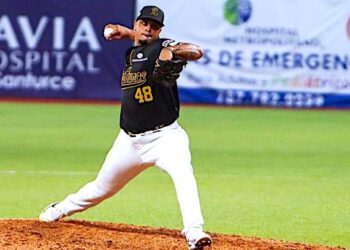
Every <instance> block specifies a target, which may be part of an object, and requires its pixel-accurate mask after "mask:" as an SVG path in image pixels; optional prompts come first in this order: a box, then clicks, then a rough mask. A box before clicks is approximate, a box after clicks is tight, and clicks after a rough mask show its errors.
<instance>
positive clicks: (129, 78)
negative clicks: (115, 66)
mask: <svg viewBox="0 0 350 250" xmlns="http://www.w3.org/2000/svg"><path fill="white" fill-rule="evenodd" d="M146 80H147V71H146V70H144V71H139V72H131V67H128V68H127V69H126V70H125V71H123V75H122V81H121V83H122V84H121V85H122V86H121V87H122V88H123V89H124V88H131V87H135V86H138V85H141V84H143V83H145V82H146Z"/></svg>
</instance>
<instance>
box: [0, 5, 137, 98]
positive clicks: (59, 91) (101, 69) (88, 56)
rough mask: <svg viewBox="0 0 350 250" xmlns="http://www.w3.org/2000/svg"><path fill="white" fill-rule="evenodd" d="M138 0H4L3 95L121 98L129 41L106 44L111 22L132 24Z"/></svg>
mask: <svg viewBox="0 0 350 250" xmlns="http://www.w3.org/2000/svg"><path fill="white" fill-rule="evenodd" d="M133 18H134V1H128V0H124V1H115V0H99V1H92V0H74V1H68V0H60V1H56V0H35V1H30V2H28V1H25V0H2V1H0V96H2V97H4V96H6V97H36V98H38V97H39V98H40V97H45V98H69V99H105V100H106V99H107V100H118V99H120V78H121V69H122V68H123V66H124V54H125V51H126V49H127V48H128V47H129V46H130V45H131V43H130V41H118V42H108V41H106V40H105V39H104V38H103V27H104V26H105V25H106V24H107V23H120V24H123V25H125V26H128V27H130V26H132V22H133Z"/></svg>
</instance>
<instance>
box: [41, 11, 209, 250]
mask: <svg viewBox="0 0 350 250" xmlns="http://www.w3.org/2000/svg"><path fill="white" fill-rule="evenodd" d="M163 22H164V13H163V11H162V10H161V9H159V8H158V7H156V6H145V7H144V8H143V9H142V10H141V12H140V14H139V16H138V17H137V18H136V20H135V22H134V27H133V29H128V28H126V27H124V26H122V25H117V24H108V25H106V27H105V30H104V36H105V38H106V39H107V40H120V39H131V40H133V41H134V46H133V47H131V48H130V49H129V50H128V51H127V52H126V57H125V67H124V70H123V75H122V79H121V88H122V100H121V114H120V128H121V130H120V132H119V134H118V136H117V138H116V140H115V142H114V144H113V146H112V148H111V149H110V151H109V153H108V155H107V156H106V159H105V161H104V163H103V165H102V168H101V170H100V172H99V174H98V176H97V178H96V179H95V180H94V181H92V182H90V183H88V184H86V185H85V186H83V187H82V188H81V189H80V190H79V191H78V192H77V193H74V194H71V195H68V196H67V197H66V198H65V199H64V200H63V201H61V202H56V203H52V204H50V205H49V206H48V207H46V208H45V209H44V210H43V212H42V213H41V214H40V216H39V219H40V220H41V221H45V222H53V221H58V220H60V219H62V218H63V217H65V216H70V215H72V214H75V213H77V212H81V211H84V210H86V209H88V208H90V207H92V206H95V205H97V204H99V203H100V202H102V201H103V200H105V199H107V198H108V197H111V196H112V195H114V194H116V193H117V192H118V191H119V190H120V189H121V188H123V187H124V186H125V185H126V184H127V183H128V182H129V181H130V180H131V179H133V178H134V177H135V176H137V175H138V174H139V173H141V172H142V171H143V170H145V169H146V168H148V167H150V166H157V167H158V168H159V169H161V170H163V171H165V172H166V173H168V174H169V175H170V176H171V178H172V180H173V183H174V185H175V189H176V194H177V198H178V202H179V205H180V210H181V214H182V218H183V225H184V229H183V231H182V233H183V234H184V236H185V237H186V239H187V241H188V245H189V249H203V248H204V247H205V246H210V245H211V242H212V240H211V238H210V236H209V235H208V234H206V233H205V232H203V224H204V221H203V217H202V213H201V208H200V202H199V197H198V191H197V184H196V180H195V177H194V174H193V169H192V165H191V154H190V150H189V140H188V136H187V134H186V132H185V131H184V130H183V129H182V128H181V126H180V125H179V124H178V122H177V119H178V117H179V96H178V90H177V84H176V80H177V79H178V77H179V76H180V72H181V71H182V69H183V68H184V66H185V65H186V63H187V61H190V60H197V59H199V58H200V57H201V56H202V54H203V53H202V50H201V49H200V48H199V47H198V46H196V45H194V44H189V43H176V42H174V41H173V40H170V39H160V38H159V35H160V33H161V30H162V27H163Z"/></svg>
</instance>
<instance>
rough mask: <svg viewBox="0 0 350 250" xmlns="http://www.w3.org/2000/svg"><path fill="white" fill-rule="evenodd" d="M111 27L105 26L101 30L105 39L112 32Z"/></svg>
mask: <svg viewBox="0 0 350 250" xmlns="http://www.w3.org/2000/svg"><path fill="white" fill-rule="evenodd" d="M112 32H113V29H112V28H105V29H104V31H103V35H104V37H105V38H106V39H108V38H109V36H110V35H111V34H112Z"/></svg>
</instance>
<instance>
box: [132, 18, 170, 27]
mask: <svg viewBox="0 0 350 250" xmlns="http://www.w3.org/2000/svg"><path fill="white" fill-rule="evenodd" d="M140 19H150V20H153V21H155V22H156V23H158V24H159V25H160V26H162V27H163V26H164V24H163V23H161V22H159V20H158V19H157V18H155V17H154V16H138V17H137V18H136V21H137V20H140Z"/></svg>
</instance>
